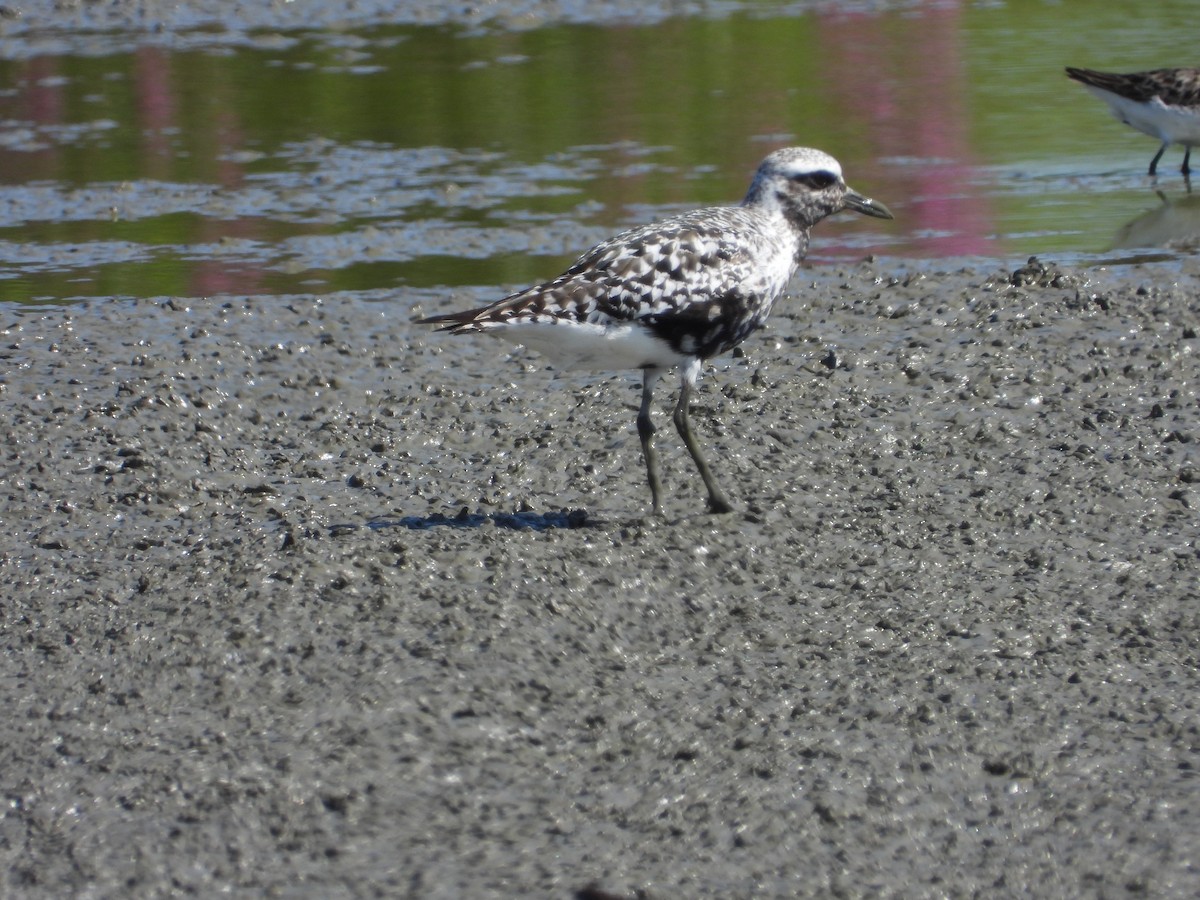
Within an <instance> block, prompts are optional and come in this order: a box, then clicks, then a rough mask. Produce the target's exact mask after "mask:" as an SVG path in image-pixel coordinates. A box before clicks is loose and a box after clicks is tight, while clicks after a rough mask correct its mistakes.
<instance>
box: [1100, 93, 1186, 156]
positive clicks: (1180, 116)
mask: <svg viewBox="0 0 1200 900" xmlns="http://www.w3.org/2000/svg"><path fill="white" fill-rule="evenodd" d="M1084 87H1086V88H1087V89H1088V90H1089V91H1091V92H1092V93H1093V94H1095V95H1096V96H1097V97H1099V98H1100V99H1101V100H1103V101H1104V102H1105V103H1107V104H1108V105H1109V108H1110V109H1111V110H1112V114H1113V115H1114V116H1116V117H1117V118H1118V119H1120V120H1121V121H1122V122H1124V123H1125V124H1126V125H1129V126H1130V127H1131V128H1136V129H1137V130H1138V131H1140V132H1142V134H1148V135H1150V136H1151V137H1155V138H1158V139H1159V140H1160V141H1162V142H1163V143H1169V144H1187V145H1188V146H1194V145H1200V113H1198V112H1197V111H1194V110H1189V109H1184V108H1182V107H1179V106H1167V105H1166V104H1165V103H1163V102H1162V101H1161V100H1159V99H1157V98H1155V99H1154V100H1152V101H1150V102H1149V103H1136V102H1134V101H1133V100H1130V99H1128V98H1126V97H1121V96H1118V95H1117V94H1113V93H1111V92H1109V91H1106V90H1104V89H1103V88H1098V87H1094V86H1093V85H1090V84H1088V85H1084Z"/></svg>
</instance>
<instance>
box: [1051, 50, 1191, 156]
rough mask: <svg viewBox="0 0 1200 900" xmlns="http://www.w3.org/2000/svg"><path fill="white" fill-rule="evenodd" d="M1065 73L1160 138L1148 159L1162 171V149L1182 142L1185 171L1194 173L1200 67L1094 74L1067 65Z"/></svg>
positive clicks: (1125, 118) (1119, 115) (1133, 125)
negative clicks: (1190, 161) (1193, 153)
mask: <svg viewBox="0 0 1200 900" xmlns="http://www.w3.org/2000/svg"><path fill="white" fill-rule="evenodd" d="M1067 77H1068V78H1071V79H1073V80H1074V81H1078V82H1079V83H1080V84H1082V85H1083V86H1084V87H1085V88H1087V89H1088V90H1089V91H1090V92H1091V93H1093V94H1095V95H1096V96H1097V97H1099V98H1100V99H1101V100H1103V101H1104V102H1105V103H1107V104H1108V106H1109V109H1111V110H1112V114H1113V115H1114V116H1116V117H1117V118H1118V119H1120V120H1121V121H1122V122H1124V123H1125V124H1126V125H1128V126H1129V127H1130V128H1136V129H1137V130H1138V131H1140V132H1141V133H1142V134H1148V135H1150V137H1152V138H1157V139H1158V140H1160V141H1162V146H1161V147H1159V148H1158V152H1157V153H1155V154H1154V159H1152V160H1150V173H1149V174H1151V175H1153V174H1154V173H1155V171H1156V170H1157V169H1158V161H1159V160H1160V159H1162V155H1163V151H1164V150H1166V149H1167V147H1168V146H1170V145H1171V144H1182V145H1183V146H1184V152H1183V167H1182V168H1181V169H1180V171H1181V172H1183V174H1184V175H1187V174H1189V173H1190V172H1191V168H1190V167H1189V166H1188V161H1189V159H1190V158H1191V155H1192V148H1193V147H1195V146H1197V145H1200V69H1154V70H1153V71H1150V72H1130V73H1128V74H1125V75H1120V74H1117V73H1114V72H1096V71H1094V70H1092V69H1076V68H1072V67H1071V66H1067Z"/></svg>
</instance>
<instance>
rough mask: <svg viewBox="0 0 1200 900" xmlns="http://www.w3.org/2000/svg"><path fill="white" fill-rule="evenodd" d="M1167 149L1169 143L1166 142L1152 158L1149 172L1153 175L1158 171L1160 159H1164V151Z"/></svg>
mask: <svg viewBox="0 0 1200 900" xmlns="http://www.w3.org/2000/svg"><path fill="white" fill-rule="evenodd" d="M1166 149H1167V145H1166V144H1165V143H1164V144H1163V145H1162V146H1161V147H1159V148H1158V152H1157V153H1155V154H1154V159H1152V160H1150V172H1149V173H1148V174H1150V175H1153V174H1154V173H1155V172H1157V171H1158V161H1159V160H1160V159H1162V155H1163V151H1164V150H1166ZM1184 165H1187V163H1184Z"/></svg>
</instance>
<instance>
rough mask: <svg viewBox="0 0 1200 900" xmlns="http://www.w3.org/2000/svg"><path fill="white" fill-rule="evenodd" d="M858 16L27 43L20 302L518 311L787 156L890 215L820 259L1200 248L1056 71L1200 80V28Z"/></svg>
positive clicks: (1124, 132)
mask: <svg viewBox="0 0 1200 900" xmlns="http://www.w3.org/2000/svg"><path fill="white" fill-rule="evenodd" d="M843 9H845V7H844V6H836V7H826V6H816V7H811V6H808V5H794V4H765V3H761V4H750V5H741V6H726V7H713V8H710V11H709V14H708V15H700V16H693V17H684V16H679V17H667V18H663V17H661V16H660V15H659V14H658V11H655V12H654V13H653V14H650V13H648V14H647V16H646V17H645V19H644V20H642V21H641V22H640V23H639V20H638V19H637V18H636V17H634V18H629V17H622V18H620V19H619V20H617V21H615V22H614V21H608V22H605V21H595V22H589V21H578V22H573V23H567V24H553V23H552V24H546V23H542V22H537V21H531V22H521V21H516V22H513V21H506V22H505V23H503V24H502V25H501V24H497V23H495V22H493V23H483V24H479V23H474V24H439V25H433V26H418V25H387V26H382V27H374V28H370V27H365V26H364V27H361V28H359V29H357V30H355V29H353V28H351V29H348V30H337V31H335V30H328V29H326V30H319V31H304V30H295V31H290V30H273V31H266V30H247V31H243V32H237V31H234V30H232V29H226V30H222V29H214V28H205V29H197V30H194V31H183V32H167V33H154V32H141V33H137V34H132V33H120V32H116V33H113V32H108V33H96V34H87V33H62V34H46V33H37V32H25V33H20V34H17V35H15V36H11V35H10V36H8V37H6V38H4V39H3V40H0V85H2V87H0V251H2V252H0V301H16V302H24V303H59V302H72V301H77V300H82V299H88V298H99V297H131V296H132V297H145V296H163V295H170V296H209V295H213V294H223V293H231V294H283V293H294V292H301V293H314V292H316V293H321V292H329V291H381V292H385V291H391V290H394V289H396V288H401V287H408V288H409V289H411V290H413V291H420V292H422V293H423V292H424V291H425V290H433V291H434V292H435V293H441V292H444V291H443V289H445V290H451V289H462V288H468V287H472V286H494V285H502V284H504V285H508V284H518V283H523V282H528V281H532V280H535V279H538V278H541V277H545V276H548V275H552V274H554V273H555V272H556V271H557V270H558V267H559V266H561V265H562V264H563V263H564V262H565V261H567V260H569V259H570V258H573V257H574V256H575V255H576V254H577V253H578V252H579V251H581V250H582V249H584V248H585V247H586V246H588V245H589V244H590V243H592V242H594V241H595V240H598V239H600V238H602V237H604V236H605V235H606V234H608V233H610V232H611V231H612V230H614V229H615V228H618V227H622V226H625V225H629V224H633V223H636V222H640V221H645V220H648V219H650V218H653V217H655V216H658V215H660V214H664V213H667V212H670V211H673V210H676V209H680V208H686V207H691V206H696V205H704V204H716V203H726V202H732V201H736V200H737V199H738V198H739V197H740V195H741V194H742V192H743V191H744V190H745V186H746V184H747V181H748V178H749V175H750V173H751V172H752V170H753V168H754V166H755V164H756V162H757V161H758V160H759V159H760V158H761V157H762V156H763V155H764V154H765V153H766V152H767V151H768V150H770V149H772V148H774V147H777V146H780V145H784V144H790V143H799V144H809V145H815V146H819V147H822V148H824V149H827V150H829V151H831V152H833V153H834V154H835V155H836V156H838V158H839V159H840V160H841V161H842V163H843V166H844V168H845V170H846V173H847V178H848V180H849V181H850V183H851V184H852V185H853V186H855V187H856V188H857V189H859V190H860V191H863V192H864V193H867V194H869V195H871V196H874V197H877V198H878V199H880V200H883V201H884V202H886V203H887V204H888V205H889V206H890V207H891V208H892V210H893V211H894V212H895V213H896V216H897V217H896V221H895V222H891V223H884V222H880V221H878V220H869V221H868V220H863V219H861V218H858V217H853V216H844V217H839V218H838V219H836V220H834V221H831V222H827V223H823V224H822V226H821V227H820V229H819V231H818V233H817V238H816V241H815V243H814V247H813V251H812V257H813V258H814V260H816V261H819V262H820V261H828V260H834V259H849V258H856V257H861V256H864V255H867V254H879V255H884V256H893V257H901V258H918V259H946V258H959V257H979V256H982V257H1004V258H1012V257H1016V258H1023V257H1025V256H1028V255H1031V254H1041V255H1052V256H1054V257H1055V258H1057V259H1060V260H1068V261H1085V262H1086V261H1100V262H1122V261H1130V260H1142V259H1146V258H1157V257H1162V256H1167V257H1169V256H1172V255H1179V254H1183V253H1189V252H1191V250H1192V248H1194V246H1195V244H1196V243H1197V241H1198V240H1200V205H1198V201H1196V200H1195V199H1194V198H1193V197H1192V196H1190V194H1189V192H1188V190H1187V185H1186V184H1185V182H1184V180H1183V179H1182V177H1181V176H1180V175H1179V173H1178V166H1179V162H1180V158H1181V152H1180V151H1179V150H1178V149H1173V150H1171V151H1168V154H1167V155H1166V157H1164V161H1163V163H1162V165H1161V167H1160V172H1161V174H1160V177H1159V178H1158V179H1157V180H1154V179H1150V178H1148V177H1147V176H1146V174H1145V172H1146V166H1147V165H1148V162H1149V159H1150V157H1151V155H1152V154H1153V153H1154V151H1155V149H1156V145H1155V142H1154V141H1153V140H1151V139H1149V138H1147V137H1145V136H1142V135H1139V134H1137V133H1135V132H1133V131H1132V130H1130V129H1128V128H1126V127H1125V126H1122V125H1120V124H1119V123H1117V122H1116V121H1115V120H1113V119H1112V118H1111V117H1110V116H1109V115H1108V113H1107V111H1106V110H1105V109H1104V107H1103V106H1102V105H1101V104H1100V103H1099V102H1098V101H1096V100H1094V99H1093V98H1091V97H1090V96H1088V95H1087V94H1086V93H1085V92H1084V91H1083V90H1082V89H1081V88H1079V87H1078V86H1077V85H1074V84H1072V83H1071V82H1069V81H1068V80H1067V79H1066V78H1065V77H1064V76H1063V74H1062V67H1063V65H1066V64H1074V65H1083V66H1090V67H1096V68H1110V69H1116V70H1131V69H1138V68H1146V67H1152V66H1159V65H1170V64H1186V63H1187V62H1188V60H1186V59H1182V58H1175V57H1164V56H1162V55H1161V52H1160V51H1161V48H1162V47H1164V46H1172V45H1177V44H1178V41H1177V35H1178V34H1179V33H1180V32H1181V31H1182V29H1184V28H1187V27H1189V25H1190V17H1191V13H1192V10H1193V7H1192V5H1191V4H1187V3H1183V2H1167V3H1159V4H1153V5H1146V4H1138V5H1136V6H1135V5H1134V4H1119V3H1112V4H1104V5H1103V6H1101V5H1099V4H1089V3H1083V2H1068V3H1055V4H1051V3H1008V4H981V5H962V4H955V3H931V4H927V5H918V6H915V7H913V6H911V5H905V6H900V7H887V6H886V5H882V6H880V7H875V6H869V7H868V6H866V5H864V6H863V7H862V9H863V10H864V11H862V12H855V13H845V12H842V11H840V10H843ZM877 9H881V10H882V11H874V10H877ZM713 10H716V11H715V12H714V11H713ZM485 293H486V292H485ZM414 296H415V294H414Z"/></svg>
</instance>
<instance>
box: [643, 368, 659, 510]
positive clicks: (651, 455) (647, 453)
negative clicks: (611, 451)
mask: <svg viewBox="0 0 1200 900" xmlns="http://www.w3.org/2000/svg"><path fill="white" fill-rule="evenodd" d="M660 378H662V369H653V368H647V369H643V370H642V405H641V408H640V409H638V416H637V430H638V437H639V438H640V439H641V441H642V456H643V457H644V458H645V460H646V477H647V478H648V479H649V480H650V499H651V501H652V502H653V504H654V515H656V516H661V515H662V502H661V500H662V482H661V481H660V480H659V477H658V451H657V450H655V449H654V423H653V422H651V421H650V398H651V397H652V396H653V395H654V385H656V384H658V379H660Z"/></svg>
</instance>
